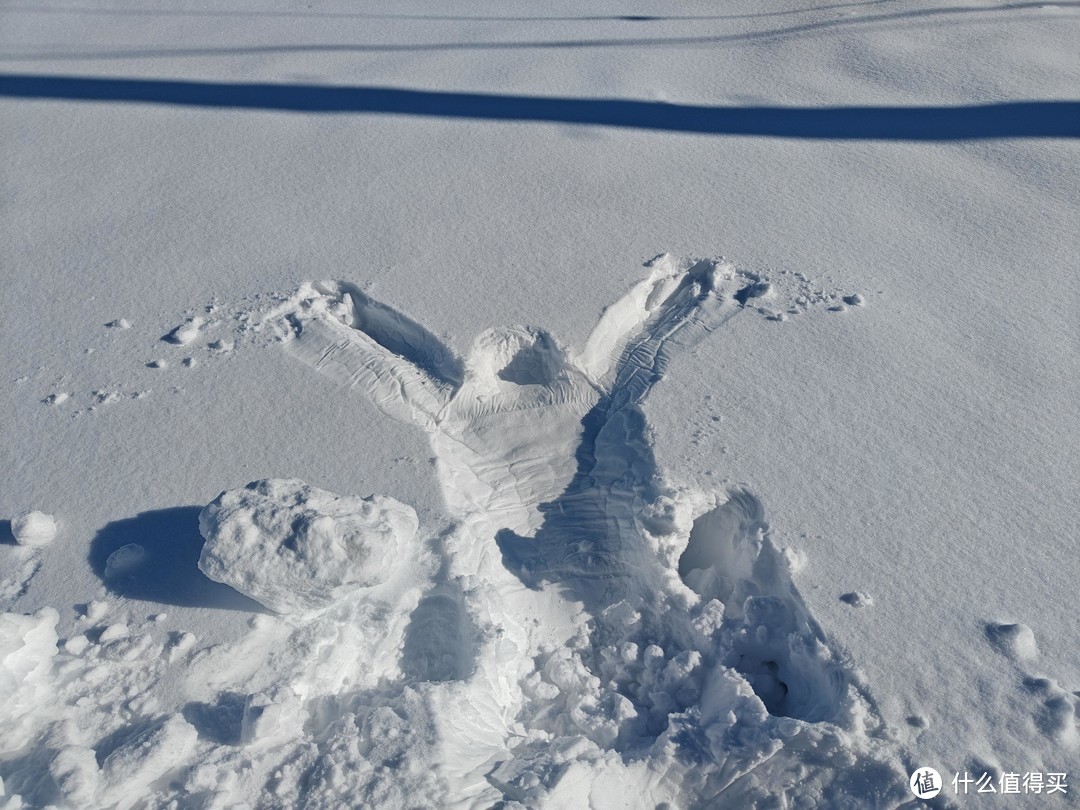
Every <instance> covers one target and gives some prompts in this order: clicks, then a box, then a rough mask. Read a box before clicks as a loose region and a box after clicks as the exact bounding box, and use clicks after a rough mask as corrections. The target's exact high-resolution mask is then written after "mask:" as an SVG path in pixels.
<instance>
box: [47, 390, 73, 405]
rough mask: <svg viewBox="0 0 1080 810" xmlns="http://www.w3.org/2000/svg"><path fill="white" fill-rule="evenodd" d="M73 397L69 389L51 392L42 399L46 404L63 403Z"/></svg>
mask: <svg viewBox="0 0 1080 810" xmlns="http://www.w3.org/2000/svg"><path fill="white" fill-rule="evenodd" d="M69 399H71V394H69V393H68V392H67V391H57V392H56V393H55V394H49V395H48V396H47V397H45V399H43V400H42V402H44V403H45V404H46V405H63V404H64V403H65V402H67V401H68V400H69Z"/></svg>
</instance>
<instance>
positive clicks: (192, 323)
mask: <svg viewBox="0 0 1080 810" xmlns="http://www.w3.org/2000/svg"><path fill="white" fill-rule="evenodd" d="M204 323H206V321H205V320H203V319H202V318H199V317H194V318H188V319H187V320H186V321H184V322H183V323H182V324H180V325H179V326H177V327H176V328H175V329H173V330H172V331H171V332H169V334H167V335H165V337H163V338H162V340H164V341H165V342H166V343H175V344H176V345H177V346H186V345H187V344H189V343H191V341H193V340H195V338H197V337H198V336H199V331H200V330H201V329H202V326H203V324H204Z"/></svg>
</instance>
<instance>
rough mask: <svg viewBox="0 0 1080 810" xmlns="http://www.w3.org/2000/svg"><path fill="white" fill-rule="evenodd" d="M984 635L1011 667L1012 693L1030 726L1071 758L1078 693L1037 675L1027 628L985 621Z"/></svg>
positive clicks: (1079, 736) (1078, 744) (1078, 741)
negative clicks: (1029, 718) (1065, 751)
mask: <svg viewBox="0 0 1080 810" xmlns="http://www.w3.org/2000/svg"><path fill="white" fill-rule="evenodd" d="M984 633H985V635H986V639H987V641H988V642H989V643H990V645H991V646H992V647H993V648H994V649H995V650H996V651H997V652H999V653H1000V654H1001V655H1002V656H1004V657H1005V658H1006V659H1008V660H1009V662H1010V663H1011V664H1012V669H1013V676H1014V678H1015V681H1014V686H1015V690H1016V691H1015V694H1016V695H1017V696H1018V697H1017V699H1018V701H1019V702H1020V703H1021V704H1022V705H1023V707H1024V710H1025V711H1026V712H1027V714H1028V716H1029V717H1031V721H1032V723H1033V725H1034V727H1035V728H1036V729H1037V730H1038V731H1039V732H1040V733H1041V734H1043V735H1044V736H1045V737H1047V738H1048V739H1050V740H1051V741H1052V742H1054V743H1055V744H1056V745H1058V746H1061V747H1062V748H1063V749H1065V750H1067V751H1071V752H1073V754H1074V755H1075V753H1076V751H1077V750H1080V690H1075V691H1070V690H1069V689H1067V688H1065V687H1063V686H1062V685H1061V684H1060V683H1059V682H1058V681H1056V680H1054V679H1053V678H1049V677H1046V676H1045V675H1042V674H1040V671H1039V648H1038V644H1037V643H1036V640H1035V634H1034V633H1033V632H1032V630H1031V628H1030V627H1029V626H1028V625H1026V624H1021V623H1018V622H989V623H987V624H986V626H985V627H984ZM1072 674H1073V676H1074V677H1077V676H1080V673H1076V672H1074V673H1072Z"/></svg>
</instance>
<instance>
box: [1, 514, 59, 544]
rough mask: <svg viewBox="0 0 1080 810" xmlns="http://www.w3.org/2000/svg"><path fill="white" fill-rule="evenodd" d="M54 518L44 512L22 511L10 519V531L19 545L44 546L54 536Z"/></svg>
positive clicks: (55, 529) (55, 528)
mask: <svg viewBox="0 0 1080 810" xmlns="http://www.w3.org/2000/svg"><path fill="white" fill-rule="evenodd" d="M56 531H57V527H56V519H55V518H54V517H53V516H52V515H47V514H45V513H44V512H37V511H31V512H23V513H22V514H21V515H16V516H15V517H13V518H12V519H11V533H12V535H13V536H14V537H15V542H17V543H18V544H19V545H20V546H45V545H48V544H49V543H51V542H52V541H53V540H54V539H55V538H56Z"/></svg>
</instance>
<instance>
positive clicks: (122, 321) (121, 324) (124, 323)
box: [105, 318, 131, 329]
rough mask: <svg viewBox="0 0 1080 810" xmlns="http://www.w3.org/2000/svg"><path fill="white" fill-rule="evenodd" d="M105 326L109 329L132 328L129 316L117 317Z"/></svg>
mask: <svg viewBox="0 0 1080 810" xmlns="http://www.w3.org/2000/svg"><path fill="white" fill-rule="evenodd" d="M105 326H107V327H108V328H109V329H130V328H131V322H130V321H128V320H127V318H117V319H116V320H115V321H109V322H108V323H107V324H105Z"/></svg>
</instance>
